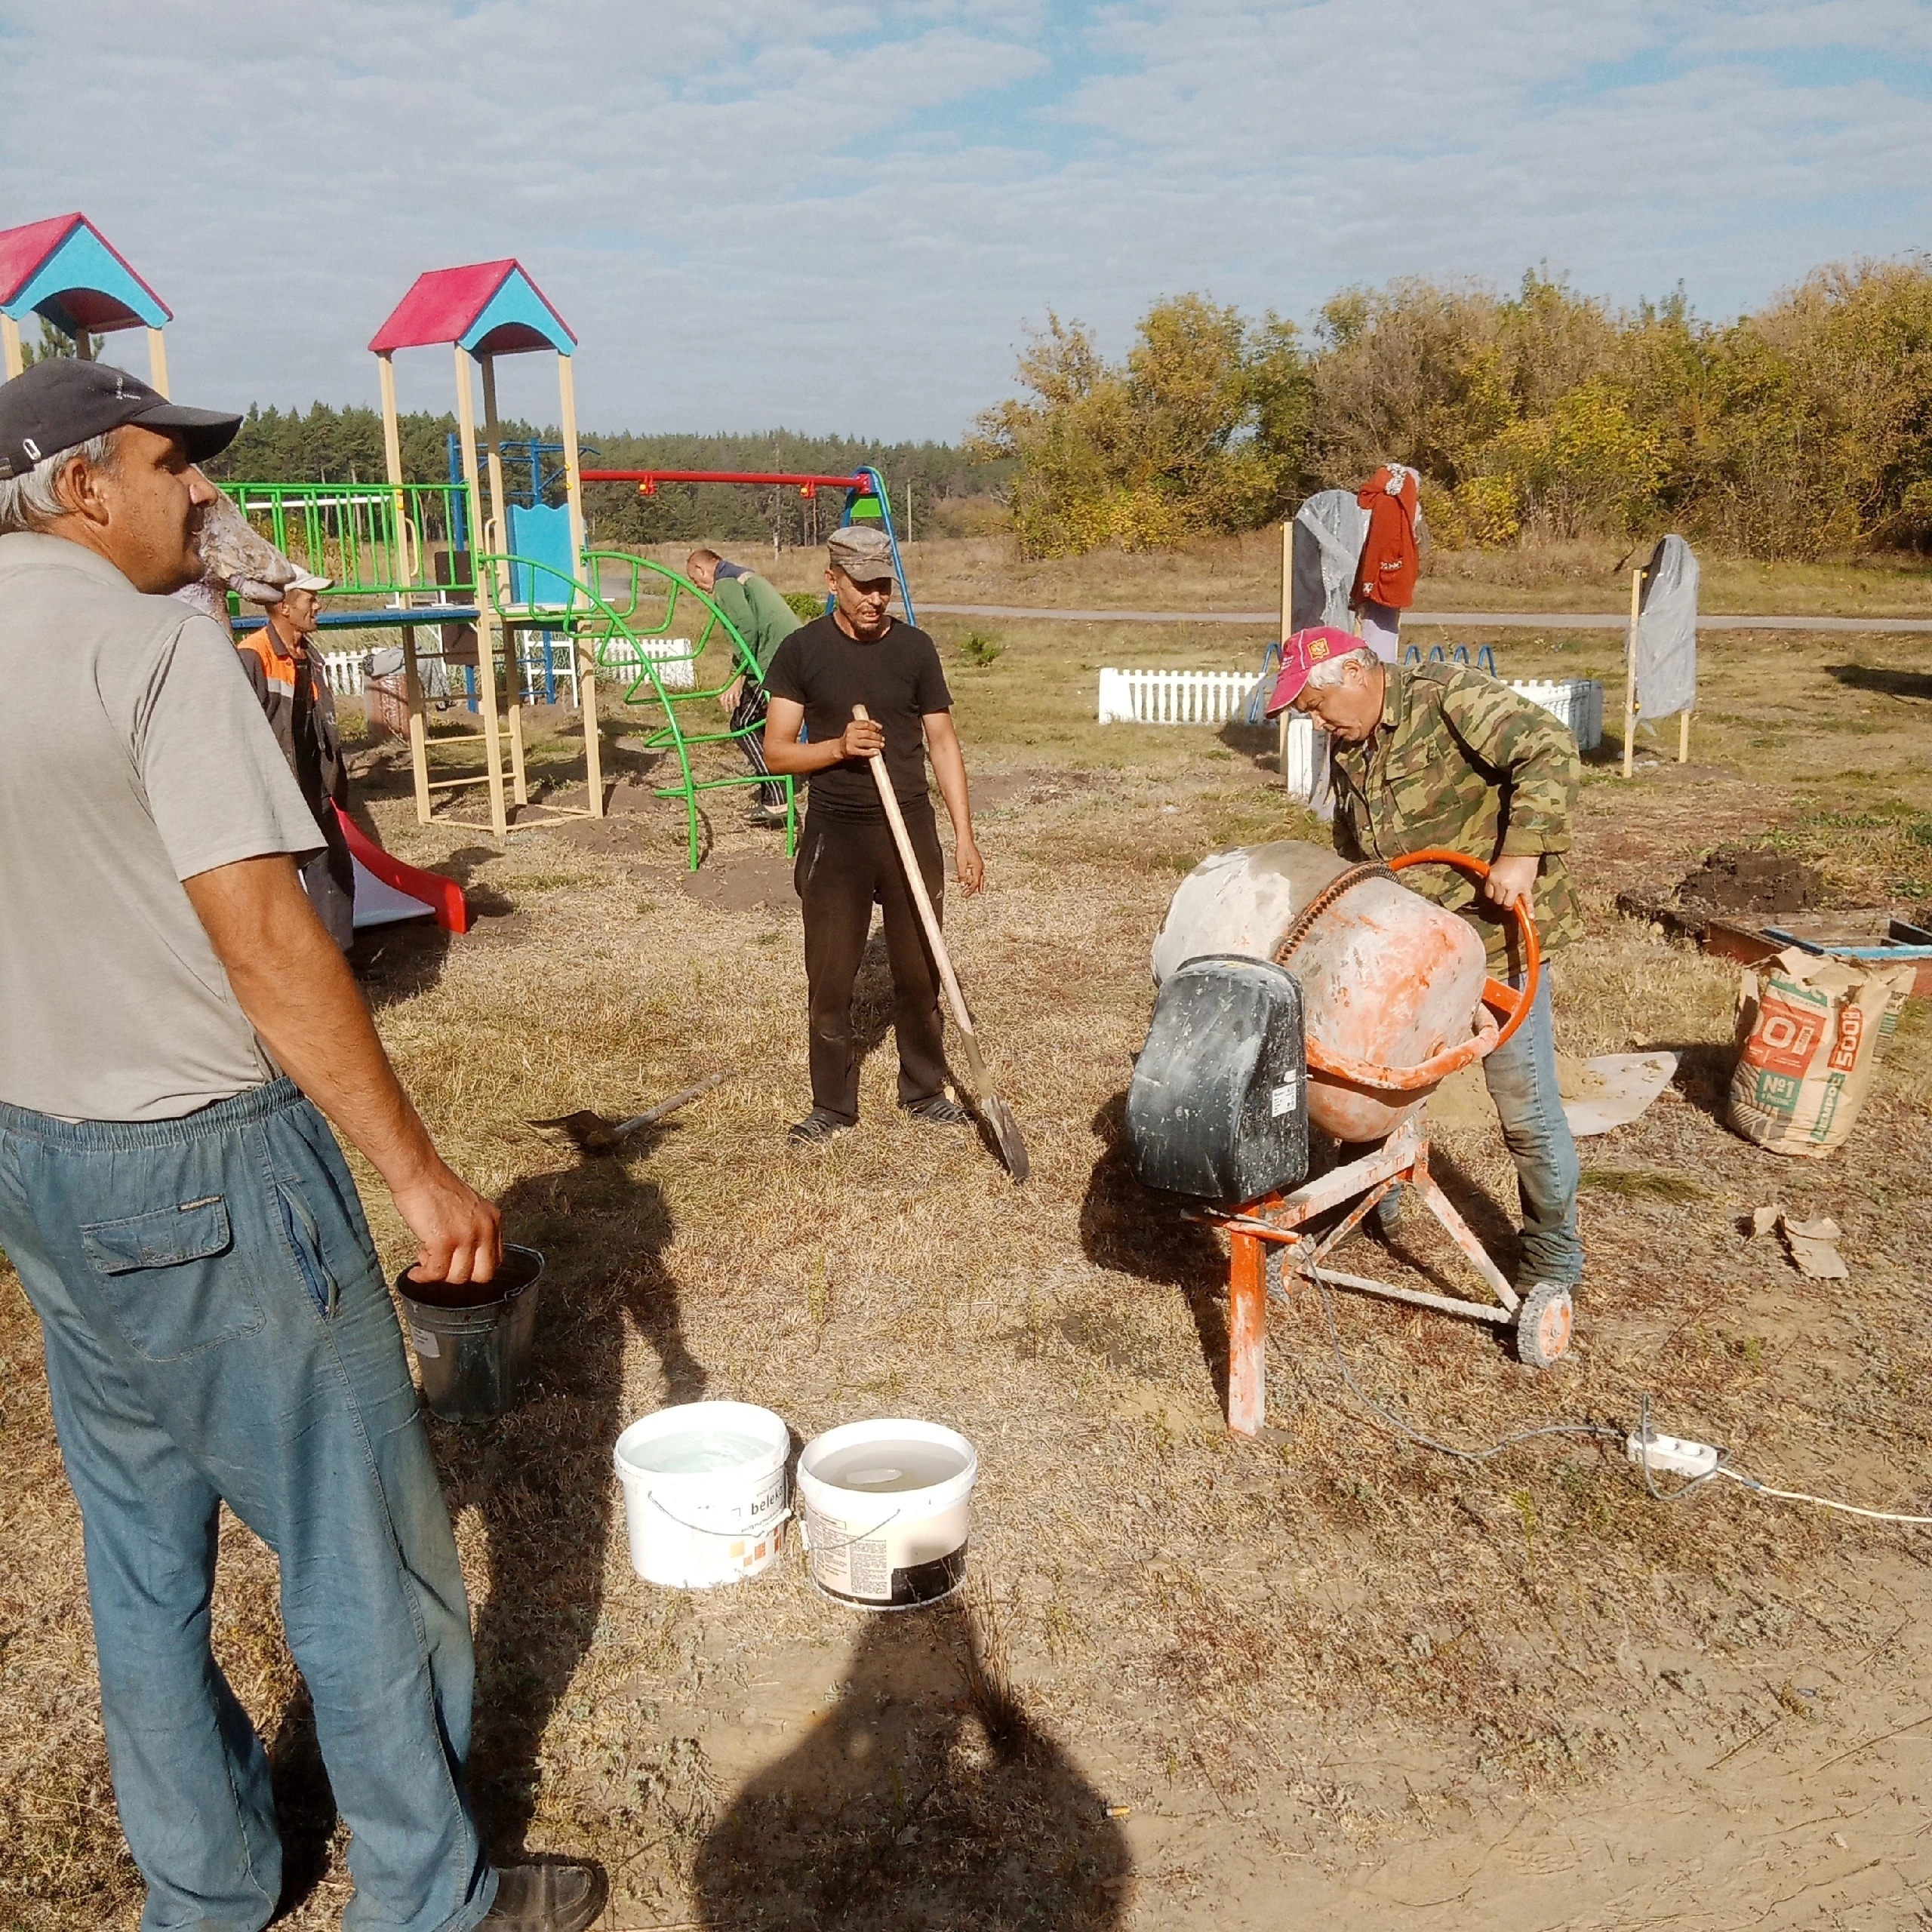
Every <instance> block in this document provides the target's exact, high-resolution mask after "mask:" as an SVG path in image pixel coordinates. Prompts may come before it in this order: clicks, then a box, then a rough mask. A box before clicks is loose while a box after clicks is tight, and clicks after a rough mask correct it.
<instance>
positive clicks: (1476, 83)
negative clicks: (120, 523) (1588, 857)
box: [0, 0, 1932, 441]
mask: <svg viewBox="0 0 1932 1932" xmlns="http://www.w3.org/2000/svg"><path fill="white" fill-rule="evenodd" d="M75 208H79V209H81V210H83V211H85V213H86V214H88V216H89V217H91V219H92V220H94V223H95V224H96V225H97V226H98V227H99V228H100V229H101V230H102V231H103V232H104V233H105V234H106V236H107V238H108V239H109V241H110V242H112V243H113V244H114V245H115V247H116V248H118V249H119V250H120V251H121V252H122V254H124V255H125V256H126V257H128V260H130V261H131V263H133V265H134V267H135V268H136V269H138V270H139V271H140V273H141V274H142V275H143V276H144V277H145V278H146V280H147V281H149V283H150V284H151V285H152V286H153V287H154V288H155V289H156V291H158V293H159V294H160V295H161V297H162V299H163V300H165V302H166V303H168V306H170V307H171V309H173V310H174V314H175V318H176V319H175V321H174V323H173V324H172V325H171V327H170V328H169V331H168V359H169V364H170V369H171V376H172V379H173V386H174V392H175V393H176V395H177V396H179V397H180V398H183V400H192V401H198V402H207V403H211V404H217V405H224V406H229V407H235V408H239V407H242V406H244V405H246V404H248V403H249V402H251V401H255V402H260V403H261V404H263V405H268V404H271V403H272V404H276V405H281V406H282V407H285V408H286V407H289V406H291V405H294V406H306V405H307V404H309V402H311V401H315V400H317V399H319V400H321V401H326V402H329V403H331V404H335V405H342V404H347V403H361V404H369V405H373V404H374V401H375V400H376V377H375V367H374V358H372V357H371V356H370V355H369V354H368V352H367V344H368V340H369V338H370V337H371V335H373V334H374V332H375V331H376V329H377V326H378V325H380V322H381V321H382V320H383V318H384V317H385V316H386V315H387V314H388V313H389V310H390V309H392V307H393V306H395V303H397V302H398V300H400V299H401V296H402V294H403V293H404V291H405V290H406V289H407V288H408V286H409V285H410V283H411V281H412V280H413V279H414V277H415V276H416V275H418V274H419V273H420V272H423V270H425V269H431V268H440V267H445V266H451V265H454V264H456V263H465V262H471V261H478V260H491V259H494V258H496V257H501V256H505V255H513V256H515V257H517V259H518V260H520V261H521V263H523V265H524V266H525V269H527V270H528V272H529V273H530V274H531V276H532V277H533V278H534V280H535V281H537V285H539V286H540V288H542V289H543V291H544V292H545V293H546V294H547V295H548V296H549V298H550V300H551V301H552V303H554V304H555V306H556V307H557V309H558V310H559V311H560V312H561V313H562V315H563V316H564V317H565V320H566V321H568V323H569V324H570V325H571V327H572V328H573V329H574V331H576V333H577V336H578V337H579V338H580V343H581V347H580V351H579V353H578V355H577V362H576V371H577V391H578V398H579V408H580V415H581V417H582V420H583V423H585V424H586V426H588V427H595V428H601V429H632V430H638V431H648V430H659V429H678V430H740V431H743V430H754V429H769V428H773V427H777V426H784V427H786V428H790V429H798V430H801V431H805V432H841V433H848V434H851V435H863V436H868V437H875V438H881V439H888V440H897V439H898V438H928V437H930V438H939V439H943V440H948V441H950V440H953V439H955V438H958V437H959V436H961V435H963V434H964V433H965V432H967V431H968V429H970V427H971V423H972V420H973V418H974V416H975V414H977V412H978V411H980V410H981V409H983V408H986V406H988V405H989V404H991V403H993V402H995V401H998V399H1000V398H1001V397H1003V396H1005V395H1010V394H1011V393H1012V392H1013V391H1014V380H1013V368H1014V356H1015V353H1016V351H1017V349H1018V348H1019V347H1020V346H1021V344H1022V343H1023V342H1024V340H1025V339H1026V334H1027V332H1028V331H1029V328H1035V327H1038V325H1040V324H1041V323H1042V322H1043V321H1044V320H1045V318H1046V317H1047V315H1048V312H1049V311H1053V312H1057V313H1058V314H1059V315H1060V316H1062V317H1063V318H1069V319H1077V320H1079V321H1083V322H1085V323H1086V324H1088V325H1090V326H1091V328H1093V329H1094V331H1096V333H1097V336H1098V337H1099V340H1100V343H1101V344H1102V346H1103V348H1104V349H1106V351H1107V352H1108V353H1109V354H1110V355H1117V354H1118V353H1120V352H1122V351H1123V350H1124V349H1125V348H1126V346H1127V345H1128V343H1129V341H1130V340H1131V336H1132V331H1133V328H1134V323H1135V321H1136V320H1137V318H1139V317H1140V315H1142V314H1143V313H1144V312H1145V311H1146V309H1147V307H1148V306H1149V304H1150V303H1152V302H1154V301H1155V300H1158V299H1159V298H1160V297H1162V296H1164V295H1171V294H1180V293H1183V292H1184V291H1189V290H1199V291H1204V292H1205V293H1207V294H1210V295H1211V296H1213V297H1214V298H1215V299H1216V300H1220V301H1222V302H1226V303H1235V304H1238V306H1240V307H1241V308H1242V309H1244V310H1246V311H1249V312H1253V313H1254V314H1256V315H1259V314H1260V313H1261V312H1264V311H1266V310H1268V309H1274V310H1275V311H1277V312H1279V313H1281V314H1282V315H1286V316H1288V317H1290V318H1293V319H1294V320H1295V321H1297V322H1300V323H1301V324H1303V325H1308V324H1309V323H1310V322H1312V321H1313V320H1314V319H1315V317H1316V315H1317V314H1318V310H1319V309H1320V307H1321V304H1322V303H1323V302H1324V301H1325V300H1327V298H1328V297H1330V296H1331V295H1332V294H1334V292H1335V291H1337V290H1338V289H1340V288H1344V287H1346V286H1349V285H1354V284H1364V283H1366V284H1377V283H1380V282H1383V281H1388V280H1390V279H1392V278H1395V277H1396V276H1400V275H1429V276H1435V277H1440V278H1476V279H1479V280H1482V281H1487V282H1489V283H1491V284H1493V285H1499V286H1503V287H1507V286H1510V285H1514V284H1515V282H1516V281H1518V279H1519V278H1521V275H1522V274H1523V272H1524V270H1525V269H1529V268H1532V267H1536V266H1540V265H1541V266H1546V267H1547V268H1548V269H1549V270H1550V271H1552V272H1561V273H1565V274H1567V275H1568V276H1569V277H1570V278H1571V281H1573V282H1574V285H1576V286H1577V288H1580V289H1583V290H1585V291H1589V292H1592V293H1595V294H1602V295H1604V296H1607V297H1611V298H1612V299H1613V300H1616V301H1617V302H1620V303H1624V302H1630V301H1634V300H1638V299H1639V298H1641V297H1646V296H1651V297H1655V296H1660V295H1664V294H1669V292H1670V291H1672V289H1673V288H1675V287H1676V286H1677V285H1678V284H1680V283H1681V285H1683V286H1684V289H1685V291H1686V292H1687V294H1688V295H1689V297H1690V300H1691V301H1692V303H1693V304H1694V306H1695V307H1696V308H1697V309H1698V310H1699V311H1700V312H1702V313H1704V314H1706V315H1714V316H1718V317H1723V316H1727V315H1734V314H1736V313H1737V312H1740V311H1742V310H1744V309H1749V308H1752V307H1754V306H1756V305H1757V304H1758V303H1761V302H1763V301H1764V300H1765V299H1766V298H1767V297H1770V296H1771V295H1773V294H1775V293H1776V292H1777V291H1778V290H1780V289H1781V288H1786V287H1789V285H1791V284H1792V283H1793V282H1795V281H1798V279H1800V278H1801V277H1802V276H1803V275H1804V274H1805V272H1807V270H1809V269H1811V268H1812V267H1814V266H1817V264H1819V263H1823V262H1827V261H1833V260H1847V259H1850V258H1852V257H1857V256H1860V255H1877V256H1889V255H1898V254H1905V253H1907V252H1909V251H1912V250H1913V249H1915V248H1924V247H1927V246H1928V245H1932V5H1928V4H1927V0H1589V3H1588V4H1587V5H1579V4H1577V0H1555V4H1552V0H1311V3H1310V4H1306V5H1297V4H1273V5H1252V4H1250V5H1238V4H1234V3H1233V0H1117V3H1115V4H1094V5H1081V4H1075V0H863V4H851V0H806V3H805V4H802V5H801V4H800V0H686V3H685V4H682V5H664V4H660V0H300V4H291V3H290V0H66V4H64V5H49V4H48V0H0V227H10V226H15V225H17V224H18V223H26V222H29V221H32V220H39V219H42V218H44V217H47V216H49V215H53V214H64V213H66V212H67V211H69V210H72V209H75ZM117 354H118V355H122V357H124V358H125V359H126V360H127V361H128V362H129V363H130V364H131V366H132V367H134V368H135V369H136V370H137V371H144V370H145V367H146V364H145V359H144V358H145V349H144V347H143V346H140V338H139V337H127V336H123V337H118V338H115V339H112V340H110V343H109V350H108V356H109V359H110V360H112V359H114V358H115V356H116V355H117ZM397 374H398V386H399V389H400V391H401V398H402V401H403V404H404V406H405V408H428V409H435V410H442V409H446V408H450V407H451V406H452V399H453V395H454V386H453V385H454V376H453V371H452V368H451V361H450V358H449V357H448V355H446V354H444V353H441V352H432V351H429V350H417V351H414V352H409V353H406V354H404V355H399V356H398V358H397ZM502 393H503V407H504V408H505V410H506V413H509V414H522V415H528V416H530V417H534V418H536V419H538V420H552V421H553V420H555V416H556V408H555V368H554V365H553V364H552V361H551V359H550V358H549V357H548V356H547V355H528V356H522V357H518V358H512V359H511V360H509V361H506V363H505V364H504V365H503V373H502Z"/></svg>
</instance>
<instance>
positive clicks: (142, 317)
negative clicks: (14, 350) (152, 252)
mask: <svg viewBox="0 0 1932 1932" xmlns="http://www.w3.org/2000/svg"><path fill="white" fill-rule="evenodd" d="M0 313H4V314H5V315H11V316H12V317H13V318H14V320H15V321H19V320H20V319H21V318H23V317H24V316H26V315H35V314H38V315H45V317H46V318H48V321H51V322H53V323H54V324H55V325H57V327H59V328H64V329H66V330H68V331H69V333H73V332H75V331H79V330H82V329H85V330H86V331H88V333H89V334H94V335H106V334H111V333H112V331H115V330H116V329H137V328H140V327H141V326H142V325H143V324H145V325H146V326H147V327H148V328H151V329H158V328H165V326H166V325H167V324H168V323H169V322H171V321H173V320H174V311H173V310H172V309H170V308H169V307H168V305H167V303H165V302H164V301H162V299H161V297H159V296H158V295H157V294H155V292H154V291H153V290H152V288H149V286H148V285H147V284H146V282H145V281H143V280H142V279H141V278H140V276H139V275H137V274H136V273H135V272H134V270H133V269H131V268H130V267H129V266H128V263H127V262H126V261H125V260H124V259H123V257H122V255H121V254H120V253H119V251H118V250H116V249H115V248H114V246H113V245H112V243H111V242H109V241H108V239H107V238H106V236H105V235H103V234H102V233H101V232H100V229H97V227H95V226H94V223H92V222H91V221H90V220H88V218H87V217H86V216H85V215H84V214H79V213H78V212H76V213H75V214H57V215H55V216H54V217H53V218H52V219H51V220H48V221H33V222H29V223H28V224H27V225H26V227H24V228H10V229H7V230H6V231H5V232H4V233H0Z"/></svg>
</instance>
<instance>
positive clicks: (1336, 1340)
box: [1306, 1263, 1932, 1527]
mask: <svg viewBox="0 0 1932 1932" xmlns="http://www.w3.org/2000/svg"><path fill="white" fill-rule="evenodd" d="M1306 1266H1307V1269H1308V1275H1309V1279H1310V1280H1311V1281H1313V1282H1314V1284H1315V1288H1316V1291H1317V1292H1318V1294H1320V1295H1321V1318H1322V1320H1323V1321H1324V1323H1325V1324H1327V1330H1328V1346H1329V1347H1330V1348H1331V1349H1333V1350H1334V1355H1335V1366H1336V1367H1337V1368H1338V1369H1339V1370H1340V1371H1341V1376H1342V1380H1343V1382H1344V1383H1346V1385H1347V1386H1348V1389H1349V1392H1350V1394H1352V1395H1353V1396H1354V1397H1355V1400H1356V1401H1358V1402H1359V1403H1361V1405H1362V1407H1364V1408H1365V1409H1367V1411H1368V1412H1369V1413H1370V1414H1371V1415H1373V1416H1374V1417H1375V1418H1376V1419H1377V1420H1378V1421H1379V1422H1380V1423H1382V1424H1383V1426H1384V1427H1385V1428H1386V1429H1390V1430H1392V1432H1394V1433H1395V1435H1399V1436H1401V1437H1402V1438H1404V1439H1405V1440H1407V1441H1411V1442H1414V1443H1415V1444H1418V1445H1419V1446H1420V1447H1423V1448H1424V1449H1433V1450H1435V1451H1436V1452H1437V1454H1439V1455H1443V1456H1451V1457H1454V1458H1455V1460H1457V1462H1459V1463H1486V1462H1487V1461H1488V1460H1489V1459H1490V1458H1491V1457H1492V1456H1500V1454H1502V1453H1503V1451H1504V1450H1506V1449H1512V1448H1514V1447H1515V1445H1516V1444H1518V1443H1519V1442H1534V1441H1535V1440H1536V1439H1537V1438H1538V1437H1539V1436H1544V1435H1582V1436H1594V1437H1598V1438H1607V1439H1608V1440H1610V1441H1614V1442H1623V1441H1627V1440H1628V1439H1629V1438H1628V1436H1627V1435H1626V1432H1625V1431H1624V1430H1623V1429H1614V1428H1611V1427H1609V1426H1607V1425H1605V1424H1604V1423H1552V1424H1551V1425H1549V1426H1547V1427H1546V1428H1543V1429H1523V1430H1521V1431H1519V1432H1518V1433H1517V1434H1516V1435H1506V1436H1504V1437H1503V1439H1502V1440H1501V1441H1500V1442H1493V1443H1491V1444H1490V1446H1489V1447H1487V1449H1463V1448H1459V1447H1457V1445H1456V1444H1454V1443H1453V1442H1441V1441H1437V1439H1436V1438H1435V1437H1434V1436H1432V1435H1424V1434H1423V1432H1422V1431H1421V1430H1420V1429H1417V1428H1414V1427H1413V1426H1411V1424H1410V1423H1407V1422H1405V1421H1404V1420H1403V1419H1402V1418H1401V1417H1400V1416H1398V1414H1396V1413H1395V1411H1394V1410H1393V1409H1391V1408H1389V1407H1387V1406H1386V1404H1383V1403H1381V1402H1378V1401H1377V1400H1376V1399H1375V1398H1374V1396H1373V1395H1370V1394H1369V1392H1368V1391H1367V1389H1364V1388H1363V1386H1361V1383H1359V1382H1358V1381H1357V1380H1355V1372H1354V1371H1353V1370H1352V1369H1351V1368H1350V1367H1349V1359H1348V1357H1347V1356H1346V1355H1343V1352H1342V1337H1341V1335H1340V1332H1339V1331H1337V1328H1336V1326H1335V1309H1334V1303H1333V1301H1332V1300H1331V1297H1330V1294H1329V1290H1328V1284H1327V1281H1325V1280H1324V1278H1323V1277H1322V1273H1321V1269H1319V1268H1318V1267H1316V1266H1315V1265H1314V1264H1313V1263H1308V1264H1306ZM1638 1415H1639V1420H1638V1429H1639V1432H1640V1433H1639V1435H1638V1441H1639V1443H1640V1444H1641V1443H1644V1442H1647V1441H1649V1440H1650V1438H1651V1398H1650V1395H1649V1392H1648V1391H1646V1392H1644V1395H1643V1397H1642V1398H1641V1405H1640V1407H1639V1411H1638ZM1729 1456H1730V1451H1728V1450H1726V1449H1720V1450H1719V1451H1718V1462H1717V1466H1716V1467H1715V1469H1712V1470H1710V1471H1709V1472H1708V1473H1706V1475H1701V1476H1693V1477H1691V1478H1690V1480H1689V1481H1687V1482H1685V1483H1684V1484H1683V1485H1682V1486H1681V1487H1679V1488H1677V1489H1674V1490H1661V1489H1660V1488H1658V1487H1657V1480H1656V1478H1655V1476H1654V1475H1653V1474H1652V1472H1651V1464H1650V1459H1649V1457H1647V1456H1646V1457H1641V1458H1640V1459H1639V1466H1640V1467H1641V1469H1642V1470H1643V1472H1644V1488H1645V1489H1646V1490H1647V1491H1649V1492H1650V1494H1651V1496H1652V1497H1654V1499H1655V1500H1657V1502H1659V1503H1681V1502H1682V1501H1683V1500H1684V1498H1685V1497H1687V1496H1688V1495H1690V1494H1691V1493H1692V1492H1693V1491H1696V1490H1700V1489H1702V1488H1703V1487H1704V1486H1705V1485H1706V1484H1707V1483H1709V1482H1711V1481H1713V1480H1714V1479H1715V1478H1717V1477H1718V1476H1723V1477H1724V1478H1726V1479H1727V1480H1728V1481H1731V1482H1734V1483H1736V1484H1737V1485H1738V1487H1740V1488H1741V1489H1745V1490H1748V1491H1750V1493H1751V1494H1752V1495H1754V1496H1763V1497H1770V1498H1772V1499H1774V1500H1776V1501H1777V1502H1780V1503H1813V1504H1815V1505H1816V1506H1817V1507H1818V1508H1819V1509H1836V1510H1838V1511H1841V1512H1842V1513H1843V1514H1844V1515H1847V1516H1863V1518H1866V1520H1867V1521H1869V1522H1874V1523H1904V1524H1911V1525H1912V1526H1914V1527H1932V1516H1913V1515H1905V1514H1903V1512H1900V1511H1897V1510H1892V1509H1864V1508H1863V1507H1862V1506H1860V1505H1859V1504H1857V1503H1841V1502H1839V1501H1838V1500H1836V1499H1835V1498H1833V1497H1829V1496H1813V1495H1811V1494H1809V1493H1808V1492H1807V1491H1804V1490H1800V1489H1774V1488H1772V1487H1771V1486H1770V1484H1768V1483H1764V1482H1761V1481H1758V1478H1756V1477H1755V1476H1751V1475H1746V1474H1745V1473H1744V1472H1743V1471H1742V1470H1741V1469H1732V1468H1731V1467H1730V1464H1729V1460H1728V1458H1729Z"/></svg>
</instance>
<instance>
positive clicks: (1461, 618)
mask: <svg viewBox="0 0 1932 1932" xmlns="http://www.w3.org/2000/svg"><path fill="white" fill-rule="evenodd" d="M919 608H920V609H921V611H937V612H938V613H939V614H940V615H942V616H943V617H1004V618H1007V619H1008V620H1017V619H1020V618H1028V617H1037V618H1044V619H1045V620H1048V621H1049V622H1051V623H1062V624H1239V625H1242V626H1246V627H1247V629H1251V630H1254V629H1262V628H1263V627H1266V628H1267V629H1273V628H1274V626H1275V625H1276V624H1277V623H1279V622H1280V621H1281V618H1280V615H1279V614H1278V612H1276V611H1052V610H1032V609H1029V608H1025V607H1023V606H1022V605H1016V604H931V603H928V601H926V600H925V598H923V597H922V598H920V599H919ZM1403 622H1404V623H1410V624H1447V625H1454V626H1460V627H1461V628H1463V629H1470V630H1513V631H1528V630H1546V631H1620V630H1622V629H1623V626H1624V623H1625V622H1626V619H1625V617H1623V615H1620V614H1619V613H1617V612H1616V611H1405V612H1404V614H1403ZM1697 628H1698V629H1700V630H1705V631H1878V632H1894V633H1896V632H1900V631H1932V617H1721V616H1716V615H1713V614H1711V613H1709V612H1706V611H1700V612H1699V613H1698V616H1697Z"/></svg>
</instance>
